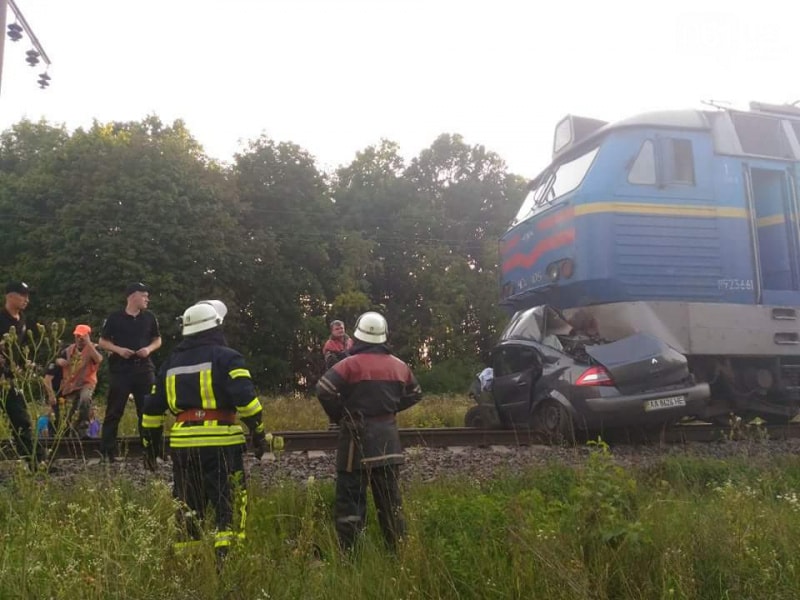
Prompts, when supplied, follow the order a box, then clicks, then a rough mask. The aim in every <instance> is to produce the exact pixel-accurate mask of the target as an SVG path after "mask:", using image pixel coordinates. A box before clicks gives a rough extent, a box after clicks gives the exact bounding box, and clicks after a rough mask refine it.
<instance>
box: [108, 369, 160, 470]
mask: <svg viewBox="0 0 800 600" xmlns="http://www.w3.org/2000/svg"><path fill="white" fill-rule="evenodd" d="M153 382H155V374H154V373H153V371H143V372H138V373H135V372H122V373H111V386H110V387H109V390H108V406H107V407H106V418H105V419H104V420H103V427H102V430H101V433H100V438H101V440H102V441H101V449H102V453H103V456H105V457H107V458H111V459H113V458H114V457H115V456H116V455H117V430H118V429H119V422H120V419H122V415H123V414H124V413H125V405H126V404H127V403H128V395H129V394H133V400H134V402H135V403H136V418H137V422H138V427H139V437H140V438H141V437H142V409H143V407H144V397H145V395H147V394H149V393H150V389H151V388H152V387H153ZM156 451H157V452H158V454H157V455H156V456H163V449H162V448H157V449H156Z"/></svg>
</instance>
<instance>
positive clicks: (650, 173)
mask: <svg viewBox="0 0 800 600" xmlns="http://www.w3.org/2000/svg"><path fill="white" fill-rule="evenodd" d="M628 183H634V184H638V185H655V184H656V152H655V148H654V147H653V142H652V141H651V140H645V141H644V143H643V144H642V147H641V149H640V150H639V154H637V155H636V158H635V159H634V161H633V163H632V164H631V167H630V169H629V170H628Z"/></svg>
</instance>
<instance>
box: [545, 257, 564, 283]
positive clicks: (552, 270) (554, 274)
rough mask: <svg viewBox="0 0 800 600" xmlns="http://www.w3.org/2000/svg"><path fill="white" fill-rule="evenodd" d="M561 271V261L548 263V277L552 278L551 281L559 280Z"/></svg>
mask: <svg viewBox="0 0 800 600" xmlns="http://www.w3.org/2000/svg"><path fill="white" fill-rule="evenodd" d="M560 272H561V269H560V268H559V263H557V262H554V263H550V264H549V265H547V277H549V278H550V281H557V280H558V275H559V273H560Z"/></svg>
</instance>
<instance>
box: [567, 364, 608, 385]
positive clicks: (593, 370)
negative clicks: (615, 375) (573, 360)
mask: <svg viewBox="0 0 800 600" xmlns="http://www.w3.org/2000/svg"><path fill="white" fill-rule="evenodd" d="M575 385H614V380H613V379H611V375H609V373H608V371H606V370H605V369H604V368H603V367H590V368H588V369H587V370H586V371H584V372H583V373H582V374H581V376H580V377H578V381H576V382H575Z"/></svg>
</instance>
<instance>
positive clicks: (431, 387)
mask: <svg viewBox="0 0 800 600" xmlns="http://www.w3.org/2000/svg"><path fill="white" fill-rule="evenodd" d="M482 368H483V367H482V366H481V365H480V364H479V363H478V361H473V360H460V359H456V358H449V359H447V360H445V361H443V362H440V363H438V364H435V365H433V366H432V367H431V368H430V369H417V370H416V371H415V375H416V377H417V381H419V384H420V385H421V386H422V391H423V392H424V393H426V394H466V393H467V390H469V386H470V384H471V383H472V380H473V379H475V376H476V375H477V374H478V373H479V372H480V371H481V369H482Z"/></svg>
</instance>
